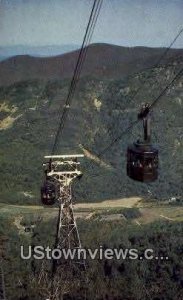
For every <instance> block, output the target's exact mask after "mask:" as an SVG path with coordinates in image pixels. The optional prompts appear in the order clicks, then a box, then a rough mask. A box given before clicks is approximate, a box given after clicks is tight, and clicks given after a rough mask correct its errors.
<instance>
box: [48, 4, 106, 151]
mask: <svg viewBox="0 0 183 300" xmlns="http://www.w3.org/2000/svg"><path fill="white" fill-rule="evenodd" d="M102 2H103V0H98V1H97V0H94V3H93V7H92V11H91V14H90V17H89V21H88V24H87V28H86V32H85V35H84V39H83V43H82V46H81V48H80V52H79V55H78V59H77V63H76V66H75V69H74V74H73V77H72V80H71V83H70V87H69V91H68V95H67V98H66V101H65V105H64V109H63V112H62V115H61V118H60V122H59V127H58V130H57V132H56V135H55V139H54V144H53V148H52V154H54V153H55V150H56V146H57V143H58V139H59V137H60V135H61V133H62V131H63V128H64V123H65V119H66V117H67V113H68V108H69V107H70V104H71V101H72V98H73V95H74V92H75V89H76V85H77V82H78V80H79V76H80V73H81V69H82V66H83V63H84V60H85V58H86V54H87V51H88V47H87V45H88V44H89V42H90V40H91V37H92V34H93V31H94V28H95V25H96V22H97V19H98V16H99V13H100V9H101V6H102Z"/></svg>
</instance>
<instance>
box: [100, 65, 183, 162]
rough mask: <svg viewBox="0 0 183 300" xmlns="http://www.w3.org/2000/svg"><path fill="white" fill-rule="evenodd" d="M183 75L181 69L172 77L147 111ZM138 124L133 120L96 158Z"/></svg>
mask: <svg viewBox="0 0 183 300" xmlns="http://www.w3.org/2000/svg"><path fill="white" fill-rule="evenodd" d="M182 75H183V68H181V70H180V71H179V72H178V73H177V74H176V75H175V76H174V78H173V79H172V80H171V81H170V82H169V84H168V85H167V86H166V87H165V88H164V89H163V90H162V91H161V93H160V94H159V95H158V97H156V98H155V100H154V101H153V102H152V103H151V104H150V105H149V109H150V110H151V109H152V108H153V107H154V106H155V105H156V104H157V103H158V101H159V100H160V99H161V98H162V96H163V95H164V94H165V93H166V92H167V91H168V90H169V89H170V87H171V86H172V85H173V84H174V83H175V82H176V81H177V80H178V79H179V78H181V76H182ZM138 122H140V119H137V120H135V121H134V122H132V123H131V124H130V125H129V126H128V127H127V128H126V129H125V130H124V131H122V132H121V134H120V135H119V136H117V137H116V138H114V139H113V140H112V141H111V142H110V143H109V145H108V146H106V147H105V148H104V149H103V150H102V151H101V152H100V153H98V154H96V155H97V157H99V158H101V156H103V155H104V154H105V153H106V152H107V151H108V150H109V149H110V148H111V147H112V146H113V145H114V144H115V143H117V142H118V141H119V140H121V138H122V137H123V136H124V135H125V134H127V133H128V132H129V131H130V130H131V129H132V128H133V127H134V126H135V125H136V124H137V123H138Z"/></svg>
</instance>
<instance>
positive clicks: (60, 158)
mask: <svg viewBox="0 0 183 300" xmlns="http://www.w3.org/2000/svg"><path fill="white" fill-rule="evenodd" d="M81 157H84V155H81V154H80V155H52V156H45V159H47V160H48V162H46V163H45V164H44V166H45V167H46V175H47V177H49V178H52V180H54V182H55V185H56V186H57V189H58V205H59V213H58V220H57V230H56V237H55V245H54V249H60V250H62V249H65V250H66V251H67V250H68V249H71V250H73V249H81V241H80V237H79V232H78V228H77V224H76V220H75V217H74V210H73V197H72V188H71V186H72V183H73V181H74V180H75V179H76V178H78V177H81V176H82V172H81V171H80V170H79V165H80V162H78V158H81ZM43 266H45V263H43ZM85 268H86V267H85V261H84V259H82V257H81V258H80V259H78V258H77V257H76V259H74V260H71V259H62V258H61V259H58V260H53V261H52V272H51V273H52V274H51V281H52V287H51V290H52V291H51V296H49V299H54V300H57V299H62V296H63V294H64V292H63V290H64V291H66V292H67V291H69V290H70V288H71V286H72V284H74V280H78V281H80V279H81V277H82V275H81V274H82V273H83V272H82V271H84V270H85ZM80 275H81V276H80ZM41 276H42V279H44V281H45V283H46V282H47V283H46V285H47V287H48V285H50V282H49V278H48V276H47V275H46V272H45V271H44V268H43V270H42V272H41ZM73 279H74V280H73ZM41 281H42V280H41Z"/></svg>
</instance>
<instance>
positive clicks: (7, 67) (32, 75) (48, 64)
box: [0, 44, 183, 86]
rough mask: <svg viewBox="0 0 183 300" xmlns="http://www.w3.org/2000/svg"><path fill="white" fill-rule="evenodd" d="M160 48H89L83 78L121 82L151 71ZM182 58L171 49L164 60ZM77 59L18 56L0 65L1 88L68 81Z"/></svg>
mask: <svg viewBox="0 0 183 300" xmlns="http://www.w3.org/2000/svg"><path fill="white" fill-rule="evenodd" d="M164 51H165V49H163V48H146V47H134V48H127V47H121V46H114V45H108V44H93V45H90V46H89V49H88V54H87V59H86V62H85V64H84V68H83V71H82V76H86V75H91V76H93V77H96V78H103V79H105V78H106V79H114V78H116V79H117V78H119V79H122V78H124V77H126V76H128V75H131V74H133V73H135V72H139V71H141V70H143V69H147V68H150V67H152V66H153V65H154V64H155V63H156V62H157V60H158V59H159V57H160V56H161V54H162V53H163V52H164ZM177 55H183V50H182V49H172V50H170V52H169V55H168V56H167V58H166V59H168V58H170V57H175V56H177ZM77 57H78V50H77V51H73V52H70V53H67V54H63V55H60V56H56V57H47V58H38V57H31V56H28V55H20V56H15V57H12V58H9V59H7V60H5V61H2V62H0V86H7V85H11V84H14V83H16V82H21V81H26V80H35V79H38V80H46V81H47V80H57V79H59V80H63V79H66V78H70V77H71V76H72V74H73V70H74V67H75V64H76V60H77Z"/></svg>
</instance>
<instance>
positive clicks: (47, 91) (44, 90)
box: [0, 46, 183, 204]
mask: <svg viewBox="0 0 183 300" xmlns="http://www.w3.org/2000/svg"><path fill="white" fill-rule="evenodd" d="M103 47H104V48H105V47H107V49H108V46H101V49H102V48H103ZM104 48H103V49H104ZM109 48H110V50H111V47H109ZM97 49H98V46H97V47H95V46H93V49H92V47H91V50H92V51H91V52H92V53H93V52H94V51H95V50H96V51H98V50H97ZM113 49H114V52H115V51H119V52H120V51H124V50H125V49H121V48H120V47H119V49H118V48H116V47H114V48H113ZM111 51H112V50H111ZM125 51H126V57H127V56H128V55H127V53H129V52H130V50H129V49H128V50H127V49H126V50H125ZM135 51H137V55H135ZM142 51H144V53H148V52H149V51H150V50H149V49H146V48H145V49H141V48H134V49H132V52H133V53H134V55H133V56H135V57H137V56H139V53H141V52H142ZM154 51H156V50H154ZM106 53H107V54H106V55H108V54H109V52H108V51H107V52H106ZM147 56H148V55H147ZM90 57H91V56H90ZM98 57H99V56H98ZM101 57H102V55H101ZM104 57H105V55H104ZM151 57H152V56H151ZM20 59H21V60H22V59H23V58H22V57H21V58H20ZM58 59H59V58H58ZM93 59H94V56H93ZM119 59H120V58H119ZM149 59H150V58H149ZM25 60H26V61H27V58H25ZM30 60H32V58H30ZM96 60H97V59H96ZM38 61H39V60H38ZM105 61H106V58H105ZM145 61H146V62H147V61H148V59H146V60H145ZM90 63H91V62H90ZM99 63H100V62H99ZM139 64H140V60H139ZM1 65H2V64H1ZM132 65H133V64H132ZM142 65H144V64H143V60H142ZM142 65H141V66H139V69H140V67H141V68H142ZM91 66H92V63H91ZM126 66H127V65H126ZM110 67H111V70H113V72H114V69H115V67H116V68H117V65H115V66H113V63H112V62H111V64H110ZM182 67H183V57H182V56H173V58H169V59H168V60H167V61H166V62H164V63H163V64H162V65H161V66H160V67H158V68H155V69H148V70H145V71H142V72H139V73H138V74H137V73H135V74H131V76H128V77H123V76H121V78H120V79H119V78H118V79H116V78H115V79H110V80H108V79H106V78H105V77H104V78H103V77H101V78H100V79H97V78H94V77H91V76H88V77H85V78H82V79H81V80H80V82H79V86H78V89H77V93H76V94H75V98H74V99H73V102H72V105H71V108H70V111H69V115H68V118H67V121H66V123H65V128H64V132H63V136H62V138H60V144H59V145H58V149H57V153H61V154H64V153H65V152H66V153H72V152H79V153H80V152H82V151H84V153H85V154H86V157H85V158H84V159H83V160H82V170H83V173H84V176H83V177H82V179H81V180H80V181H79V182H78V183H77V184H76V186H75V188H74V195H75V196H76V197H77V199H78V200H77V201H83V200H84V201H86V200H88V201H97V200H100V199H101V200H102V199H110V198H111V199H112V198H121V197H128V196H142V197H143V196H144V197H146V198H147V197H150V198H153V199H155V198H158V199H160V200H161V199H169V198H170V197H183V186H182V174H183V170H182V161H183V140H182V137H183V136H182V130H183V124H182V116H183V99H182V88H183V78H181V79H180V80H179V81H177V82H176V84H175V86H173V87H172V89H171V90H170V91H168V92H167V93H166V95H165V96H164V97H163V98H162V99H161V102H160V103H159V104H158V106H157V107H155V108H154V110H153V111H154V113H153V120H152V124H153V125H152V140H153V142H154V144H157V146H158V148H159V158H160V167H159V168H160V176H159V179H158V180H157V181H156V182H154V183H152V184H142V183H138V182H135V181H133V180H131V179H129V178H128V177H127V176H126V148H127V146H128V144H129V143H131V142H133V141H136V140H137V139H138V138H139V137H140V136H141V135H142V124H139V125H138V126H136V127H135V128H134V129H133V130H132V132H130V133H128V134H127V135H125V136H123V138H122V139H121V140H120V141H119V142H118V143H116V144H115V145H114V146H113V147H111V148H110V150H109V151H107V152H106V154H105V155H104V156H103V157H102V161H100V160H99V159H97V157H96V153H99V152H100V151H101V150H103V149H104V148H105V147H106V146H107V145H108V144H109V143H110V142H111V140H113V139H114V137H117V136H118V135H119V134H121V132H122V131H123V130H124V129H125V128H126V127H127V126H128V125H129V124H130V123H131V122H132V121H134V120H136V118H137V112H138V110H139V107H140V105H141V104H142V103H144V102H149V103H151V102H152V101H153V99H154V98H155V97H157V95H159V93H160V91H162V89H163V88H164V87H165V86H166V85H167V84H168V83H169V82H170V81H171V80H172V78H173V77H174V76H175V74H176V73H177V72H179V70H180V69H181V68H182ZM29 68H30V69H31V65H30V66H29ZM129 69H130V67H129ZM129 69H128V70H129ZM86 70H87V69H85V72H86ZM111 72H112V71H111ZM134 72H135V69H134ZM124 73H125V72H124ZM27 74H29V69H27ZM95 74H96V73H95ZM125 74H126V73H125ZM108 75H110V73H109V74H108ZM119 75H120V73H118V76H119ZM147 76H148V77H150V78H149V79H148V80H147V81H146V83H145V84H144V85H143V88H142V89H141V90H140V92H139V94H138V95H137V96H136V97H135V98H134V97H133V95H134V93H135V92H136V91H137V90H138V89H139V87H140V86H141V85H142V83H144V81H145V80H146V78H147ZM109 77H112V76H111V75H110V76H109ZM119 77H120V76H119ZM24 79H25V78H24ZM69 83H70V80H55V81H46V80H44V81H43V80H34V81H31V80H29V81H25V80H24V81H22V82H20V83H16V84H13V85H11V86H7V87H1V88H0V140H1V148H0V174H1V175H0V201H1V202H3V201H4V202H9V203H10V202H11V203H24V204H25V203H38V201H39V200H38V199H39V189H40V184H41V181H42V175H43V172H42V162H43V156H44V155H45V154H49V153H50V151H51V147H52V145H53V140H54V136H55V131H56V129H57V128H58V122H59V112H60V111H61V110H62V109H63V106H64V102H65V98H66V95H67V91H68V86H69Z"/></svg>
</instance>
